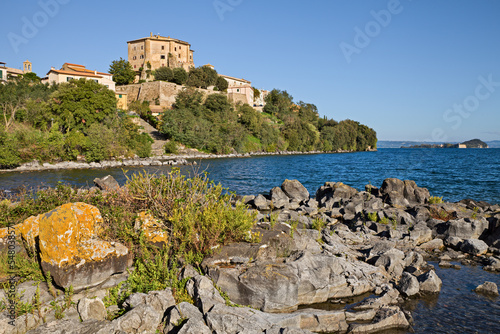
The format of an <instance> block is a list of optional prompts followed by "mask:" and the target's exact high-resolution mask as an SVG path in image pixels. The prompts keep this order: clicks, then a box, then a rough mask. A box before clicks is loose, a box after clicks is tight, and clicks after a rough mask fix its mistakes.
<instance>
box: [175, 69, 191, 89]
mask: <svg viewBox="0 0 500 334" xmlns="http://www.w3.org/2000/svg"><path fill="white" fill-rule="evenodd" d="M173 72H174V78H173V79H172V82H173V83H175V84H178V85H184V84H185V83H186V81H187V79H188V73H187V72H186V70H185V69H184V68H183V67H177V68H174V69H173Z"/></svg>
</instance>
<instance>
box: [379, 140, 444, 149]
mask: <svg viewBox="0 0 500 334" xmlns="http://www.w3.org/2000/svg"><path fill="white" fill-rule="evenodd" d="M423 144H430V145H437V144H441V143H437V142H427V141H426V142H423V141H397V140H379V141H378V142H377V148H401V146H405V147H408V146H415V145H423Z"/></svg>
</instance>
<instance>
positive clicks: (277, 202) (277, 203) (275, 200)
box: [270, 187, 290, 209]
mask: <svg viewBox="0 0 500 334" xmlns="http://www.w3.org/2000/svg"><path fill="white" fill-rule="evenodd" d="M270 195H271V203H272V205H273V207H274V208H276V209H282V208H284V207H285V206H287V205H288V203H289V202H290V199H289V198H288V196H287V195H286V194H285V192H284V191H283V190H281V188H280V187H274V188H273V189H271V192H270Z"/></svg>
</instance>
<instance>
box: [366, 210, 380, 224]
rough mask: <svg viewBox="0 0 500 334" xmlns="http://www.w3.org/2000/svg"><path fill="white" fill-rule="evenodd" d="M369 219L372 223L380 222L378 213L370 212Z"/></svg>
mask: <svg viewBox="0 0 500 334" xmlns="http://www.w3.org/2000/svg"><path fill="white" fill-rule="evenodd" d="M368 219H369V220H370V221H372V222H377V220H378V215H377V213H376V212H369V213H368Z"/></svg>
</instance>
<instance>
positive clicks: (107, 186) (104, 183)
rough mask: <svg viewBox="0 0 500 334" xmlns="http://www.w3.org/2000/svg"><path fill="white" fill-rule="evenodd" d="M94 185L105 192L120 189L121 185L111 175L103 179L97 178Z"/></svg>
mask: <svg viewBox="0 0 500 334" xmlns="http://www.w3.org/2000/svg"><path fill="white" fill-rule="evenodd" d="M94 184H95V185H96V187H97V188H99V189H101V190H104V191H110V190H117V189H120V185H119V184H118V182H117V181H116V180H115V178H114V177H112V176H111V175H107V176H105V177H103V178H95V179H94Z"/></svg>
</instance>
